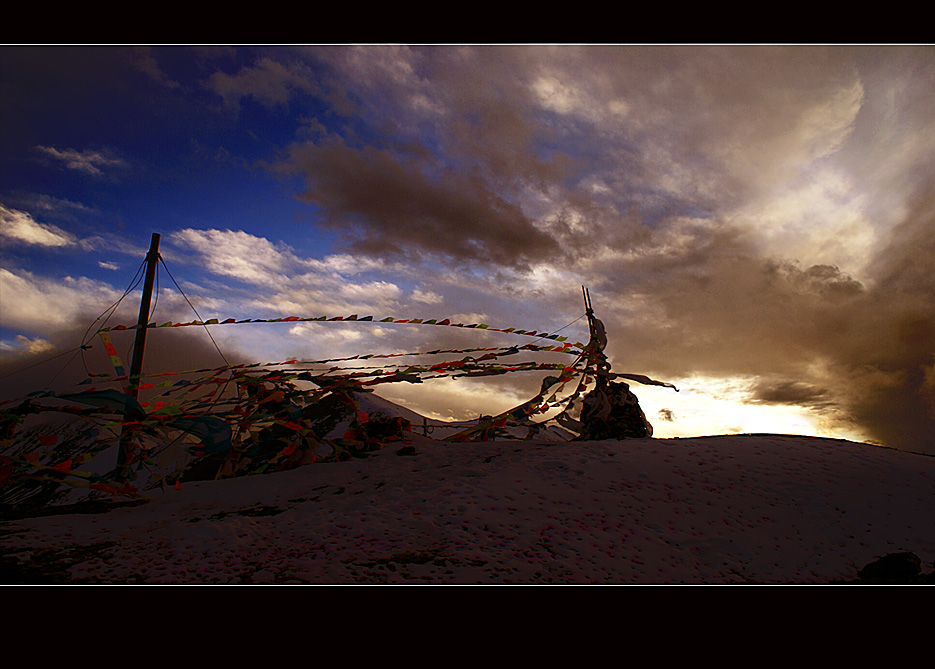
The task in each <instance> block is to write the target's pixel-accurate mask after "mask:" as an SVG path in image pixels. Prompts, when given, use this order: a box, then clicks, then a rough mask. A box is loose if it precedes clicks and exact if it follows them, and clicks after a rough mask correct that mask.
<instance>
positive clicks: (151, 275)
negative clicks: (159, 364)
mask: <svg viewBox="0 0 935 669" xmlns="http://www.w3.org/2000/svg"><path fill="white" fill-rule="evenodd" d="M158 261H159V233H157V232H154V233H153V238H152V241H151V242H150V245H149V253H147V254H146V280H145V281H144V283H143V297H142V299H140V317H139V320H137V322H136V324H137V328H138V329H137V331H136V339H135V340H134V342H133V360H132V361H131V362H130V378H129V384H130V393H129V394H130V395H132V396H133V397H134V398H135V397H138V396H139V386H140V379H139V375H140V373H141V372H142V371H143V350H144V349H145V348H146V331H147V330H148V329H149V328H148V327H147V326H148V325H149V307H150V304H152V300H153V282H154V280H155V278H156V264H157V263H158ZM134 376H135V377H136V380H135V381H134V379H133V377H134Z"/></svg>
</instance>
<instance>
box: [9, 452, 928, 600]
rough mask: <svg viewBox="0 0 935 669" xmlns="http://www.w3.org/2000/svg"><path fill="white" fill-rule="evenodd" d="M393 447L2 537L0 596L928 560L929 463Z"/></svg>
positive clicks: (818, 572)
mask: <svg viewBox="0 0 935 669" xmlns="http://www.w3.org/2000/svg"><path fill="white" fill-rule="evenodd" d="M400 446H401V445H400V444H396V445H393V446H391V447H389V448H386V449H383V450H381V451H377V452H374V453H372V454H371V455H370V457H367V458H364V459H355V460H350V461H347V462H336V463H329V464H315V465H311V466H305V467H300V468H298V469H295V470H292V471H287V472H282V473H277V474H268V475H260V476H251V477H246V478H241V479H231V480H222V481H212V482H202V483H188V484H185V485H184V487H183V489H181V490H168V491H166V492H155V493H151V494H152V498H151V499H150V500H149V501H148V502H145V503H142V504H139V505H133V506H123V507H119V508H113V509H111V510H108V511H107V512H99V513H81V514H79V513H64V514H61V515H48V516H41V517H30V518H19V519H12V518H8V519H7V520H5V522H3V523H2V524H0V533H2V545H3V548H2V556H0V557H2V566H3V569H4V579H3V580H4V582H6V583H24V582H26V583H28V582H46V583H48V582H64V583H294V584H342V583H575V584H586V583H610V584H640V583H643V584H660V583H666V584H671V583H687V584H692V583H750V582H753V583H829V582H839V581H852V580H854V579H856V577H857V573H858V571H859V570H860V568H861V567H863V566H864V565H866V564H868V563H870V562H872V561H873V560H875V559H877V558H879V557H881V556H883V555H886V554H889V553H896V552H902V551H911V552H913V553H915V554H916V555H918V556H920V557H921V558H922V560H923V563H924V564H923V570H924V571H925V572H930V571H932V560H933V559H935V524H933V523H932V518H933V517H935V487H933V483H935V458H932V457H930V456H924V455H917V454H913V453H906V452H901V451H895V450H891V449H886V448H881V447H876V446H871V445H866V444H857V443H852V442H846V441H837V440H827V439H816V438H804V437H790V436H776V435H732V436H722V437H703V438H695V439H639V440H631V441H621V442H618V441H601V442H564V443H544V442H541V441H532V442H524V441H499V440H498V441H494V442H484V443H466V444H447V443H442V442H439V441H435V440H433V439H430V438H424V437H422V436H421V435H418V434H414V435H412V439H411V443H410V444H409V447H408V448H405V449H401V448H400ZM86 510H87V511H95V510H96V509H93V508H88V509H86ZM97 510H98V511H100V510H99V509H97ZM62 511H65V509H63V510H62Z"/></svg>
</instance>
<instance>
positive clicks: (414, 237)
mask: <svg viewBox="0 0 935 669" xmlns="http://www.w3.org/2000/svg"><path fill="white" fill-rule="evenodd" d="M290 164H291V165H292V166H293V167H294V168H295V169H298V170H299V171H300V173H301V175H302V176H303V178H304V179H305V181H306V189H305V191H303V192H302V193H301V195H300V196H299V197H300V198H301V199H302V200H305V201H306V202H309V203H310V204H313V205H315V206H316V207H318V208H319V209H320V210H321V212H322V214H323V222H324V223H325V224H326V225H328V226H329V227H333V228H337V229H344V230H347V229H352V230H354V232H355V234H356V235H357V236H356V238H355V239H354V242H353V247H354V248H355V249H356V250H358V251H363V252H366V253H369V254H371V255H375V256H384V255H392V254H399V253H404V252H412V251H416V252H417V256H418V254H420V253H423V252H424V253H430V254H441V255H444V256H449V257H451V258H455V259H458V260H472V261H479V262H482V263H495V264H499V265H509V266H516V265H524V264H526V263H528V262H530V261H535V260H545V259H547V258H549V257H550V256H555V255H556V254H558V253H559V251H560V247H559V244H558V243H557V242H556V240H555V239H553V238H552V237H550V236H549V235H548V234H546V233H545V232H543V231H541V230H539V229H538V228H537V227H536V226H535V225H534V224H533V222H532V221H531V220H530V219H529V218H528V217H527V216H526V215H525V214H524V212H523V209H522V207H520V206H519V205H518V204H517V203H516V202H513V201H510V200H508V199H507V198H505V197H502V196H501V195H500V194H498V193H497V192H496V191H494V190H491V189H490V188H489V186H488V184H487V183H485V182H484V181H483V180H481V179H474V178H471V177H470V176H467V175H463V174H459V173H456V172H453V171H451V170H447V169H444V168H441V169H440V170H437V171H438V172H440V173H437V174H434V175H432V174H430V172H431V171H432V168H431V167H430V166H429V165H428V164H426V163H425V161H423V160H422V159H420V158H418V157H413V156H411V155H410V156H405V157H399V156H396V155H393V154H392V153H391V152H389V151H388V150H385V149H380V148H376V147H364V148H360V149H358V148H354V147H350V146H348V145H346V144H345V143H344V142H342V141H339V140H327V141H325V142H324V143H322V144H311V143H309V144H305V145H303V146H299V147H297V148H295V149H293V151H292V155H291V158H290Z"/></svg>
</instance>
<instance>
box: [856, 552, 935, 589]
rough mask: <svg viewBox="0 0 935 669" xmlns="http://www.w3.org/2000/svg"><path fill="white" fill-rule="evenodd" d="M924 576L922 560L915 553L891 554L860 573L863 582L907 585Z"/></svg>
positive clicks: (869, 565) (859, 576)
mask: <svg viewBox="0 0 935 669" xmlns="http://www.w3.org/2000/svg"><path fill="white" fill-rule="evenodd" d="M921 575H922V560H920V559H919V556H918V555H916V554H915V553H890V554H889V555H884V556H883V557H881V558H880V559H879V560H875V561H874V562H871V563H870V564H868V565H867V566H866V567H864V568H863V569H861V570H860V572H858V574H857V576H858V578H859V579H860V580H861V581H864V582H873V583H907V582H912V581H914V580H916V579H917V578H918V577H920V576H921Z"/></svg>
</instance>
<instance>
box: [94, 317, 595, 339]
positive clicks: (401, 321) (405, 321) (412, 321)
mask: <svg viewBox="0 0 935 669" xmlns="http://www.w3.org/2000/svg"><path fill="white" fill-rule="evenodd" d="M347 321H355V322H362V321H368V322H373V323H388V324H398V325H444V326H449V327H453V328H473V329H477V330H490V331H491V332H504V333H507V334H516V335H525V336H527V337H536V338H538V339H551V340H553V341H562V342H563V341H567V339H568V337H565V336H561V335H558V334H548V332H547V331H546V330H522V329H519V328H512V327H511V328H495V327H491V326H490V325H488V324H487V323H471V324H468V325H465V324H464V323H452V322H451V319H450V318H443V319H441V320H439V319H436V318H431V319H428V320H423V319H421V318H393V317H392V316H389V317H387V318H381V319H380V320H376V319H375V318H374V317H373V316H364V317H363V318H360V317H358V316H357V314H352V315H350V316H331V317H328V316H315V317H308V318H300V317H299V316H287V317H285V318H246V319H243V320H239V321H238V320H237V319H235V318H228V319H226V320H223V321H222V320H219V319H217V318H209V319H208V320H206V321H189V322H187V323H173V322H172V321H167V322H165V323H160V324H156V323H150V324H148V325H147V326H146V327H147V328H182V327H190V326H205V325H240V324H244V323H335V322H342V323H343V322H347ZM139 328H140V325H139V324H136V325H114V326H112V327H104V328H101V329H100V330H98V332H118V331H121V330H137V329H139ZM575 345H576V346H583V344H580V343H578V344H575Z"/></svg>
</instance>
